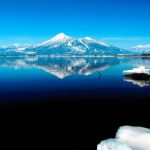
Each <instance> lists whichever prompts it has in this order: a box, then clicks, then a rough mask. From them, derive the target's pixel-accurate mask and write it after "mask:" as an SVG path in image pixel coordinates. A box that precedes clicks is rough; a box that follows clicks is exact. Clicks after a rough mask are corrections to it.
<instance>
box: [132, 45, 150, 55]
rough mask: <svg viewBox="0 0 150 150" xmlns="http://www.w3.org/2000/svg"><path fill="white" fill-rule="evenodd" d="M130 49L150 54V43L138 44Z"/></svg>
mask: <svg viewBox="0 0 150 150" xmlns="http://www.w3.org/2000/svg"><path fill="white" fill-rule="evenodd" d="M131 51H132V52H134V53H137V54H150V45H138V46H135V47H132V48H131Z"/></svg>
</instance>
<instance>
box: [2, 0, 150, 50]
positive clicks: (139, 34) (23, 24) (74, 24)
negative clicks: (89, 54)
mask: <svg viewBox="0 0 150 150" xmlns="http://www.w3.org/2000/svg"><path fill="white" fill-rule="evenodd" d="M60 32H64V33H66V34H68V35H71V36H73V37H77V38H78V37H84V36H91V37H93V38H96V39H98V40H103V41H106V42H108V43H111V44H114V45H116V46H120V47H130V46H134V45H138V44H150V0H1V1H0V44H1V45H2V44H3V45H6V44H12V43H39V42H42V41H45V40H47V39H49V38H51V37H52V36H54V35H56V34H58V33H60Z"/></svg>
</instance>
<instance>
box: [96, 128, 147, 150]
mask: <svg viewBox="0 0 150 150" xmlns="http://www.w3.org/2000/svg"><path fill="white" fill-rule="evenodd" d="M149 149H150V129H146V128H142V127H130V126H124V127H121V128H119V130H118V132H117V134H116V138H115V139H108V140H105V141H102V142H101V143H100V144H99V145H98V146H97V150H149Z"/></svg>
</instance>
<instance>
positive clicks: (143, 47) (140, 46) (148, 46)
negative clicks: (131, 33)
mask: <svg viewBox="0 0 150 150" xmlns="http://www.w3.org/2000/svg"><path fill="white" fill-rule="evenodd" d="M133 48H137V49H145V48H150V45H138V46H135V47H133Z"/></svg>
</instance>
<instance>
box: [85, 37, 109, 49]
mask: <svg viewBox="0 0 150 150" xmlns="http://www.w3.org/2000/svg"><path fill="white" fill-rule="evenodd" d="M83 40H85V41H87V42H94V43H97V44H100V45H103V46H106V47H110V45H109V44H107V43H105V42H102V41H97V40H94V39H92V38H91V37H84V38H83Z"/></svg>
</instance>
